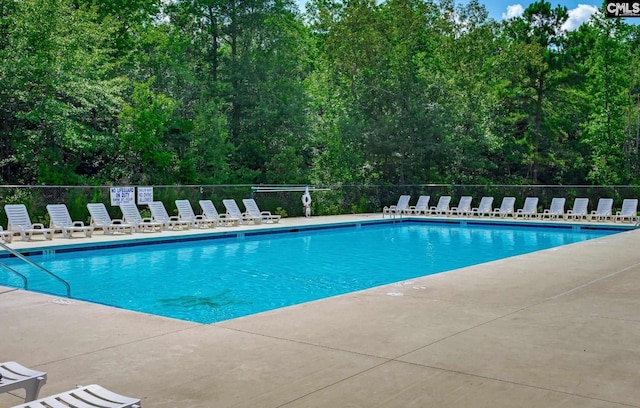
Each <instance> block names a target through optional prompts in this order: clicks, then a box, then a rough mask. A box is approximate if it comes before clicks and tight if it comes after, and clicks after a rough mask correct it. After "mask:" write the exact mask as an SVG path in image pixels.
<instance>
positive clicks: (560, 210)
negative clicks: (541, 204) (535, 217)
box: [539, 197, 567, 220]
mask: <svg viewBox="0 0 640 408" xmlns="http://www.w3.org/2000/svg"><path fill="white" fill-rule="evenodd" d="M566 202H567V199H566V198H564V197H554V198H553V199H552V200H551V205H550V206H549V208H548V209H546V210H544V211H542V213H540V214H539V216H540V218H549V219H550V220H557V219H559V218H563V217H564V204H565V203H566Z"/></svg>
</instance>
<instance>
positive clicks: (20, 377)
mask: <svg viewBox="0 0 640 408" xmlns="http://www.w3.org/2000/svg"><path fill="white" fill-rule="evenodd" d="M0 375H1V376H2V378H0V393H3V392H10V391H15V390H22V389H23V390H24V393H25V397H24V402H29V401H33V400H35V399H36V398H38V393H39V392H40V388H42V386H43V385H44V384H45V383H46V382H47V373H45V372H42V371H35V370H31V369H30V368H27V367H24V366H22V365H20V364H18V363H16V362H15V361H7V362H4V363H0Z"/></svg>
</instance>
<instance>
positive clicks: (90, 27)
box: [0, 0, 124, 184]
mask: <svg viewBox="0 0 640 408" xmlns="http://www.w3.org/2000/svg"><path fill="white" fill-rule="evenodd" d="M5 3H6V2H3V6H2V10H3V13H5V14H4V15H3V16H2V24H0V27H2V30H3V31H4V32H5V34H7V35H6V37H3V40H2V41H4V43H5V46H4V47H0V83H2V87H1V88H0V112H1V113H0V116H1V117H2V119H3V120H2V126H1V128H0V136H1V137H2V149H3V153H4V154H3V157H4V161H3V162H2V178H3V179H4V181H5V182H10V183H26V184H31V183H41V184H76V183H85V182H88V180H90V179H91V178H93V177H99V173H100V170H101V167H102V166H103V165H104V164H105V162H107V159H106V157H105V155H106V156H108V155H110V154H111V153H113V147H114V145H113V143H112V142H113V139H112V137H111V136H112V135H113V133H112V131H113V128H114V122H115V116H116V114H117V111H118V110H119V106H120V104H121V99H120V96H121V94H120V92H121V90H122V89H123V83H124V81H123V80H122V79H121V78H120V77H118V76H116V75H114V73H113V71H112V69H111V63H112V59H111V56H110V50H111V49H110V35H111V31H110V27H109V26H108V25H102V24H100V23H99V22H98V21H97V18H96V15H95V13H94V11H93V10H91V9H86V8H77V7H75V5H74V4H72V2H71V1H68V0H53V1H42V0H25V1H21V2H12V3H13V4H12V6H11V7H6V5H5ZM7 11H9V12H8V13H7Z"/></svg>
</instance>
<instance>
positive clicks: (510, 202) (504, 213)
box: [491, 197, 516, 218]
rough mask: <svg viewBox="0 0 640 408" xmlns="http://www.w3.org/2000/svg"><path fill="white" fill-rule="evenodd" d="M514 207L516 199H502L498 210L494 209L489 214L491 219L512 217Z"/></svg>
mask: <svg viewBox="0 0 640 408" xmlns="http://www.w3.org/2000/svg"><path fill="white" fill-rule="evenodd" d="M515 206H516V198H515V197H503V198H502V203H501V204H500V208H494V209H493V211H492V212H491V216H492V217H500V218H506V217H508V216H510V215H511V216H513V213H514V211H515Z"/></svg>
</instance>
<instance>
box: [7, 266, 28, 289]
mask: <svg viewBox="0 0 640 408" xmlns="http://www.w3.org/2000/svg"><path fill="white" fill-rule="evenodd" d="M0 267H2V268H4V269H6V270H8V271H9V272H13V273H15V274H16V275H18V276H19V277H21V278H22V282H24V289H25V290H26V289H28V283H29V280H28V279H27V277H26V276H24V275H23V274H21V273H20V272H18V271H16V270H15V269H13V268H12V267H10V266H9V265H5V264H3V263H2V262H0Z"/></svg>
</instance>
